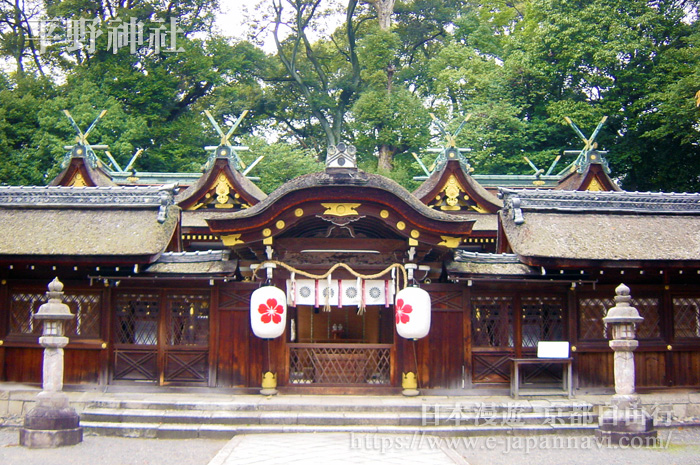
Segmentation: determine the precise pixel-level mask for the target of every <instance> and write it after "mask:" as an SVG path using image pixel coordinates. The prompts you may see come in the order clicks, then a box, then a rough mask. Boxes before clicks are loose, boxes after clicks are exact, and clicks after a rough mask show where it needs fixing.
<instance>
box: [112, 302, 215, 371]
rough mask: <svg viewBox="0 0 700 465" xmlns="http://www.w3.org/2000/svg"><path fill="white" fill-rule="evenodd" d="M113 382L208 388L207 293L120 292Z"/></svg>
mask: <svg viewBox="0 0 700 465" xmlns="http://www.w3.org/2000/svg"><path fill="white" fill-rule="evenodd" d="M113 308H114V309H115V313H114V320H113V331H112V341H113V347H114V351H113V354H112V357H113V358H112V370H111V379H112V381H130V382H143V383H152V384H156V385H167V384H204V385H206V384H208V380H209V363H208V358H209V294H208V293H203V292H186V291H181V290H167V291H166V290H160V291H156V292H149V291H146V290H134V291H124V292H118V293H116V296H115V297H114V301H113Z"/></svg>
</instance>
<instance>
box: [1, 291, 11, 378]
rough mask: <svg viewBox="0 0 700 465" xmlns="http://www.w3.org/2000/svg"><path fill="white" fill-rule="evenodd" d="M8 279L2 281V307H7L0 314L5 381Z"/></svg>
mask: <svg viewBox="0 0 700 465" xmlns="http://www.w3.org/2000/svg"><path fill="white" fill-rule="evenodd" d="M9 298H10V296H9V290H8V284H7V280H5V279H3V280H2V281H0V308H4V309H5V313H4V314H0V340H2V341H3V344H2V345H0V381H5V380H6V379H5V345H4V339H5V337H6V336H7V330H8V328H7V320H8V319H9V312H10V301H9Z"/></svg>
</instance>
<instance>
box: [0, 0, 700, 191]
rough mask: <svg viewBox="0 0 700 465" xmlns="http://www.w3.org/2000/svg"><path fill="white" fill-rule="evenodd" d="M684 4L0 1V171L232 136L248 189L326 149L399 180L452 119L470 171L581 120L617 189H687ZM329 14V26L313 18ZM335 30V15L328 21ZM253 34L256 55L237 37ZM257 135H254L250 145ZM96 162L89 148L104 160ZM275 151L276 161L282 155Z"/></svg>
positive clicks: (522, 169) (542, 162)
mask: <svg viewBox="0 0 700 465" xmlns="http://www.w3.org/2000/svg"><path fill="white" fill-rule="evenodd" d="M699 7H700V1H697V0H685V1H684V0H672V1H663V2H660V1H653V0H647V1H643V0H587V1H568V0H523V1H514V2H501V1H499V2H495V1H480V2H477V1H472V0H442V1H440V0H396V1H393V0H372V1H370V0H360V1H358V0H260V2H259V5H258V7H257V8H258V9H257V10H256V11H254V12H252V14H251V15H250V20H249V21H248V23H247V24H248V26H249V30H250V32H251V38H250V40H249V41H246V40H234V39H231V38H229V37H226V36H224V35H222V33H221V32H220V31H218V29H217V28H216V26H215V19H216V17H217V15H218V14H219V9H218V8H219V5H218V3H217V1H216V0H186V1H170V2H161V1H158V0H156V1H146V0H128V1H127V0H119V1H116V2H114V1H113V2H85V1H84V0H64V1H60V2H59V1H55V0H24V1H22V2H2V3H0V62H1V63H2V64H3V66H2V68H0V69H1V70H2V71H0V184H3V183H4V184H44V183H46V182H48V181H49V180H50V179H51V178H52V177H53V176H55V174H57V173H58V171H59V170H60V164H61V162H62V161H63V159H64V156H65V153H66V150H65V149H64V148H63V146H64V145H66V144H70V143H71V142H72V141H73V140H74V138H75V132H74V130H73V128H72V127H71V125H70V123H69V121H68V120H67V119H66V117H65V116H64V115H63V113H62V110H64V109H68V110H70V112H71V114H72V115H73V117H74V118H75V119H76V122H77V124H78V125H79V126H80V127H81V128H85V127H87V126H88V125H89V124H90V123H91V122H92V121H93V120H94V119H95V117H96V116H97V115H98V114H99V112H100V111H101V110H103V109H106V110H107V114H106V115H105V116H104V118H103V119H102V120H101V121H100V123H99V124H98V125H97V126H96V128H95V129H94V131H93V132H92V133H91V134H90V142H92V143H99V144H106V145H109V147H110V152H111V153H112V155H113V156H114V158H115V159H116V161H117V162H118V163H119V164H120V165H121V166H124V165H125V164H126V163H127V162H128V161H129V160H130V158H131V156H132V154H133V153H134V152H135V151H136V150H137V149H144V153H143V155H142V156H141V157H140V158H139V159H138V160H137V162H136V166H135V168H136V169H138V170H140V171H171V172H174V171H198V170H200V169H201V167H202V165H203V164H204V162H205V161H206V158H207V154H206V152H205V151H204V149H203V147H204V146H206V145H212V144H215V143H216V141H217V139H218V136H217V134H216V133H215V132H214V130H213V129H212V127H211V126H210V124H209V122H208V121H207V119H206V118H205V117H204V116H203V114H202V112H203V111H204V110H209V111H210V112H211V113H212V114H213V116H214V117H215V118H216V120H217V121H222V120H223V121H224V122H225V124H232V122H233V121H235V120H236V118H237V117H238V115H240V114H241V113H242V111H243V110H246V109H247V110H250V113H249V116H247V117H246V118H245V119H244V120H243V122H242V124H241V126H240V127H239V129H238V130H237V131H236V133H235V135H234V138H236V137H238V138H239V139H238V140H237V142H241V141H242V140H243V139H241V138H240V137H243V135H247V136H246V141H247V143H248V144H249V145H250V146H251V147H252V148H253V152H251V154H250V156H253V157H255V156H257V155H260V154H266V158H265V160H264V161H263V162H261V163H260V164H259V165H258V166H256V168H255V171H254V172H252V173H251V175H256V176H259V177H261V178H262V184H263V185H264V187H263V188H264V189H265V190H266V191H270V190H272V189H274V187H276V186H277V185H279V184H280V183H282V182H284V181H285V180H287V179H288V178H289V177H291V176H296V175H298V174H301V173H303V172H307V171H315V170H318V169H320V165H319V164H318V163H317V162H316V161H314V158H316V159H320V158H322V156H323V154H324V153H325V149H326V147H327V146H328V145H329V144H336V143H338V142H340V141H345V142H350V143H353V144H355V145H356V146H357V148H358V156H359V162H360V164H361V166H362V167H363V169H366V170H369V171H377V172H381V173H382V174H387V175H389V176H391V177H394V178H395V179H397V180H398V181H399V182H402V183H403V184H405V185H407V186H408V185H410V183H411V180H410V179H411V177H412V176H413V175H417V174H421V171H420V169H419V168H418V166H417V164H416V163H415V162H414V161H413V158H412V156H411V153H412V152H416V153H422V154H423V158H424V159H425V161H426V162H427V164H430V162H431V161H432V160H431V159H430V157H431V155H429V154H427V153H426V151H425V150H426V148H428V147H429V146H434V145H436V144H440V143H441V142H440V139H439V137H438V133H437V131H436V130H435V127H433V126H431V123H430V121H431V119H430V114H431V113H432V114H434V115H435V116H436V117H437V118H439V119H440V120H442V121H444V122H445V123H446V124H447V125H448V126H450V127H453V126H455V125H458V124H460V123H461V122H462V121H463V120H464V117H465V116H466V115H467V114H470V115H472V116H471V119H470V120H469V122H468V123H467V124H466V125H465V126H464V128H463V130H462V131H461V132H460V135H459V138H458V140H457V144H458V145H459V146H460V147H468V148H469V149H470V152H469V154H468V157H469V162H470V164H471V166H472V167H473V168H474V170H475V172H476V173H480V174H523V173H528V172H531V168H530V167H529V166H528V164H527V163H526V162H525V161H524V160H523V157H524V156H527V157H528V158H529V159H530V160H532V161H533V162H534V163H535V164H536V165H537V166H539V167H546V166H548V165H549V164H551V162H552V161H553V159H554V157H556V156H557V155H560V154H561V153H562V151H563V150H572V149H579V148H581V144H580V141H579V139H578V137H577V136H576V135H575V134H574V133H573V132H572V131H571V130H570V129H569V128H568V127H567V126H566V123H565V122H564V117H566V116H568V117H570V118H571V119H573V120H574V121H575V122H576V123H577V125H578V126H580V127H581V128H582V129H584V132H586V131H592V129H593V128H595V126H596V124H597V123H598V121H600V120H601V118H602V117H603V116H608V120H607V122H606V125H605V126H604V128H603V130H602V131H601V132H600V135H599V137H598V139H597V140H598V142H599V144H600V146H601V147H603V148H605V149H607V150H608V151H609V152H610V155H609V157H608V158H609V163H610V166H611V168H612V171H613V172H612V174H613V176H614V177H615V178H616V179H618V180H619V182H620V184H621V186H622V187H623V188H625V189H628V190H652V191H656V190H663V191H700V106H698V103H697V102H698V100H697V99H698V97H697V96H698V95H700V94H698V92H700V21H698V10H699ZM329 25H331V26H329ZM335 25H337V27H336V26H335ZM266 33H269V34H271V35H270V36H269V37H271V40H274V43H275V46H274V52H266V51H265V50H266V49H263V48H262V47H261V44H260V43H258V42H256V39H255V38H256V37H257V38H260V37H263V36H264V34H266ZM266 139H267V141H268V142H266ZM104 161H107V160H106V159H105V160H104ZM288 165H294V167H293V168H294V169H291V170H290V169H287V168H288V167H289V166H288Z"/></svg>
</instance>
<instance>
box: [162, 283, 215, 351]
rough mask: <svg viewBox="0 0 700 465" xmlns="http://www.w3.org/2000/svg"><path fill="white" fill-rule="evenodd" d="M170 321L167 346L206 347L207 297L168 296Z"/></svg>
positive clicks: (207, 325) (207, 327) (192, 295)
mask: <svg viewBox="0 0 700 465" xmlns="http://www.w3.org/2000/svg"><path fill="white" fill-rule="evenodd" d="M168 307H169V309H170V321H169V324H168V327H167V341H168V342H167V344H168V345H171V346H176V345H188V346H191V345H196V346H206V345H208V339H209V296H207V295H204V294H176V295H170V296H168Z"/></svg>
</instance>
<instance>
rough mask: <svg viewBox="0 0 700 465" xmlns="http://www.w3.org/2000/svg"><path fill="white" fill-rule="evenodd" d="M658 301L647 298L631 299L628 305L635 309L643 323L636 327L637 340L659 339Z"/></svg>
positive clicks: (653, 298)
mask: <svg viewBox="0 0 700 465" xmlns="http://www.w3.org/2000/svg"><path fill="white" fill-rule="evenodd" d="M659 304H660V302H659V299H657V298H656V297H647V298H641V299H635V298H633V299H632V301H631V302H630V305H632V306H633V307H635V308H636V309H637V311H638V312H639V316H641V317H642V318H644V321H642V323H641V324H640V325H639V326H637V339H654V338H659V337H661V316H660V315H659Z"/></svg>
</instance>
